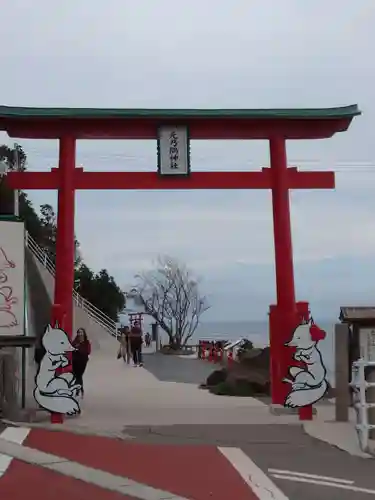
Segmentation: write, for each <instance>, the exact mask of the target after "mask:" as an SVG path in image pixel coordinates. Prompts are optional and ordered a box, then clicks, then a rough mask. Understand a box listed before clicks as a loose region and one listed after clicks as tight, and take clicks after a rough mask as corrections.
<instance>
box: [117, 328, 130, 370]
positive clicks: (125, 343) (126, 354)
mask: <svg viewBox="0 0 375 500" xmlns="http://www.w3.org/2000/svg"><path fill="white" fill-rule="evenodd" d="M129 333H130V331H129V327H128V326H124V328H123V330H122V332H121V338H120V351H119V354H120V356H119V357H122V359H123V360H124V362H125V363H127V364H129V363H130V340H129Z"/></svg>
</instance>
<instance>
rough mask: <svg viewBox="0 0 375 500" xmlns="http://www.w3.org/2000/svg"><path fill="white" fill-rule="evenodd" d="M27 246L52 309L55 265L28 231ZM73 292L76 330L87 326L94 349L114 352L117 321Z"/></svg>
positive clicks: (27, 251)
mask: <svg viewBox="0 0 375 500" xmlns="http://www.w3.org/2000/svg"><path fill="white" fill-rule="evenodd" d="M26 246H27V249H26V254H27V258H28V259H30V258H31V259H33V260H34V264H35V267H36V268H37V270H38V274H39V276H40V277H41V279H42V281H43V283H44V286H45V289H46V290H47V293H48V296H49V303H46V310H48V309H50V304H51V303H52V301H53V295H54V288H55V266H54V264H53V262H52V261H51V260H50V259H49V258H48V256H47V255H46V253H45V252H44V251H43V249H42V248H41V247H40V246H39V245H38V244H37V243H36V241H35V240H34V239H33V238H32V237H31V236H30V235H29V234H28V233H27V235H26ZM33 267H34V266H33ZM35 278H36V277H35ZM29 286H30V284H29ZM72 292H73V302H74V318H73V327H74V331H76V330H77V329H78V328H85V330H86V331H87V333H88V335H89V337H90V341H91V343H92V348H93V350H97V349H105V350H107V349H108V348H109V349H110V350H111V351H112V352H115V351H114V349H115V347H116V340H115V339H116V337H117V327H116V323H115V322H114V321H113V320H112V319H111V318H109V317H108V316H107V315H105V314H104V313H102V311H100V310H99V309H98V308H97V307H95V306H94V305H93V304H91V302H89V301H87V300H86V299H84V298H83V297H82V296H81V295H79V294H78V293H77V292H76V291H75V290H72ZM31 295H32V294H31ZM48 316H49V314H48Z"/></svg>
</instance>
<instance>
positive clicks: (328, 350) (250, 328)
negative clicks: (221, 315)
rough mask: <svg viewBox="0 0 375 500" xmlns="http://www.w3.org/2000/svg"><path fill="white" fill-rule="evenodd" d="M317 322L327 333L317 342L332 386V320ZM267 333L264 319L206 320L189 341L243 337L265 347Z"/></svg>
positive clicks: (333, 364) (233, 339)
mask: <svg viewBox="0 0 375 500" xmlns="http://www.w3.org/2000/svg"><path fill="white" fill-rule="evenodd" d="M318 324H319V326H320V328H322V329H323V330H325V332H326V333H327V336H326V338H325V339H324V340H322V341H321V342H320V343H319V348H320V351H321V353H322V356H323V361H324V363H325V366H326V369H327V375H328V379H329V382H330V384H331V385H332V387H334V386H335V375H334V367H335V352H334V322H333V321H332V322H328V321H327V322H325V323H322V322H318ZM268 335H269V333H268V323H267V322H265V321H212V322H208V321H207V322H202V323H200V324H199V326H198V328H197V330H196V331H195V333H194V336H193V337H192V339H191V341H193V342H194V341H196V340H199V339H202V340H203V339H204V340H210V339H217V340H231V341H235V340H238V339H240V338H241V337H244V338H247V339H249V340H251V342H253V344H254V347H265V346H268V345H269V337H268ZM191 341H190V342H191Z"/></svg>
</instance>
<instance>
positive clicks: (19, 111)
mask: <svg viewBox="0 0 375 500" xmlns="http://www.w3.org/2000/svg"><path fill="white" fill-rule="evenodd" d="M360 114H361V111H360V110H359V109H358V106H357V105H356V104H354V105H351V106H344V107H338V108H295V109H129V108H128V109H121V108H108V109H102V108H29V107H16V106H0V118H26V119H33V118H36V119H40V118H49V119H51V118H52V119H56V118H67V119H70V120H71V119H85V118H86V119H87V118H94V119H113V118H123V119H124V118H133V119H134V118H150V119H162V118H176V119H184V118H206V119H207V118H212V119H215V118H217V119H222V118H232V119H233V118H234V119H241V118H243V119H253V120H254V119H284V120H285V119H291V120H292V119H304V120H306V119H313V120H314V119H315V120H329V119H333V118H336V119H337V118H354V117H355V116H358V115H360Z"/></svg>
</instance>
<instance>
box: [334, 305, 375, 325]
mask: <svg viewBox="0 0 375 500" xmlns="http://www.w3.org/2000/svg"><path fill="white" fill-rule="evenodd" d="M371 320H373V321H375V307H367V306H358V307H356V306H345V307H340V321H342V322H344V323H352V322H353V323H354V322H361V321H362V322H363V321H371Z"/></svg>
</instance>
